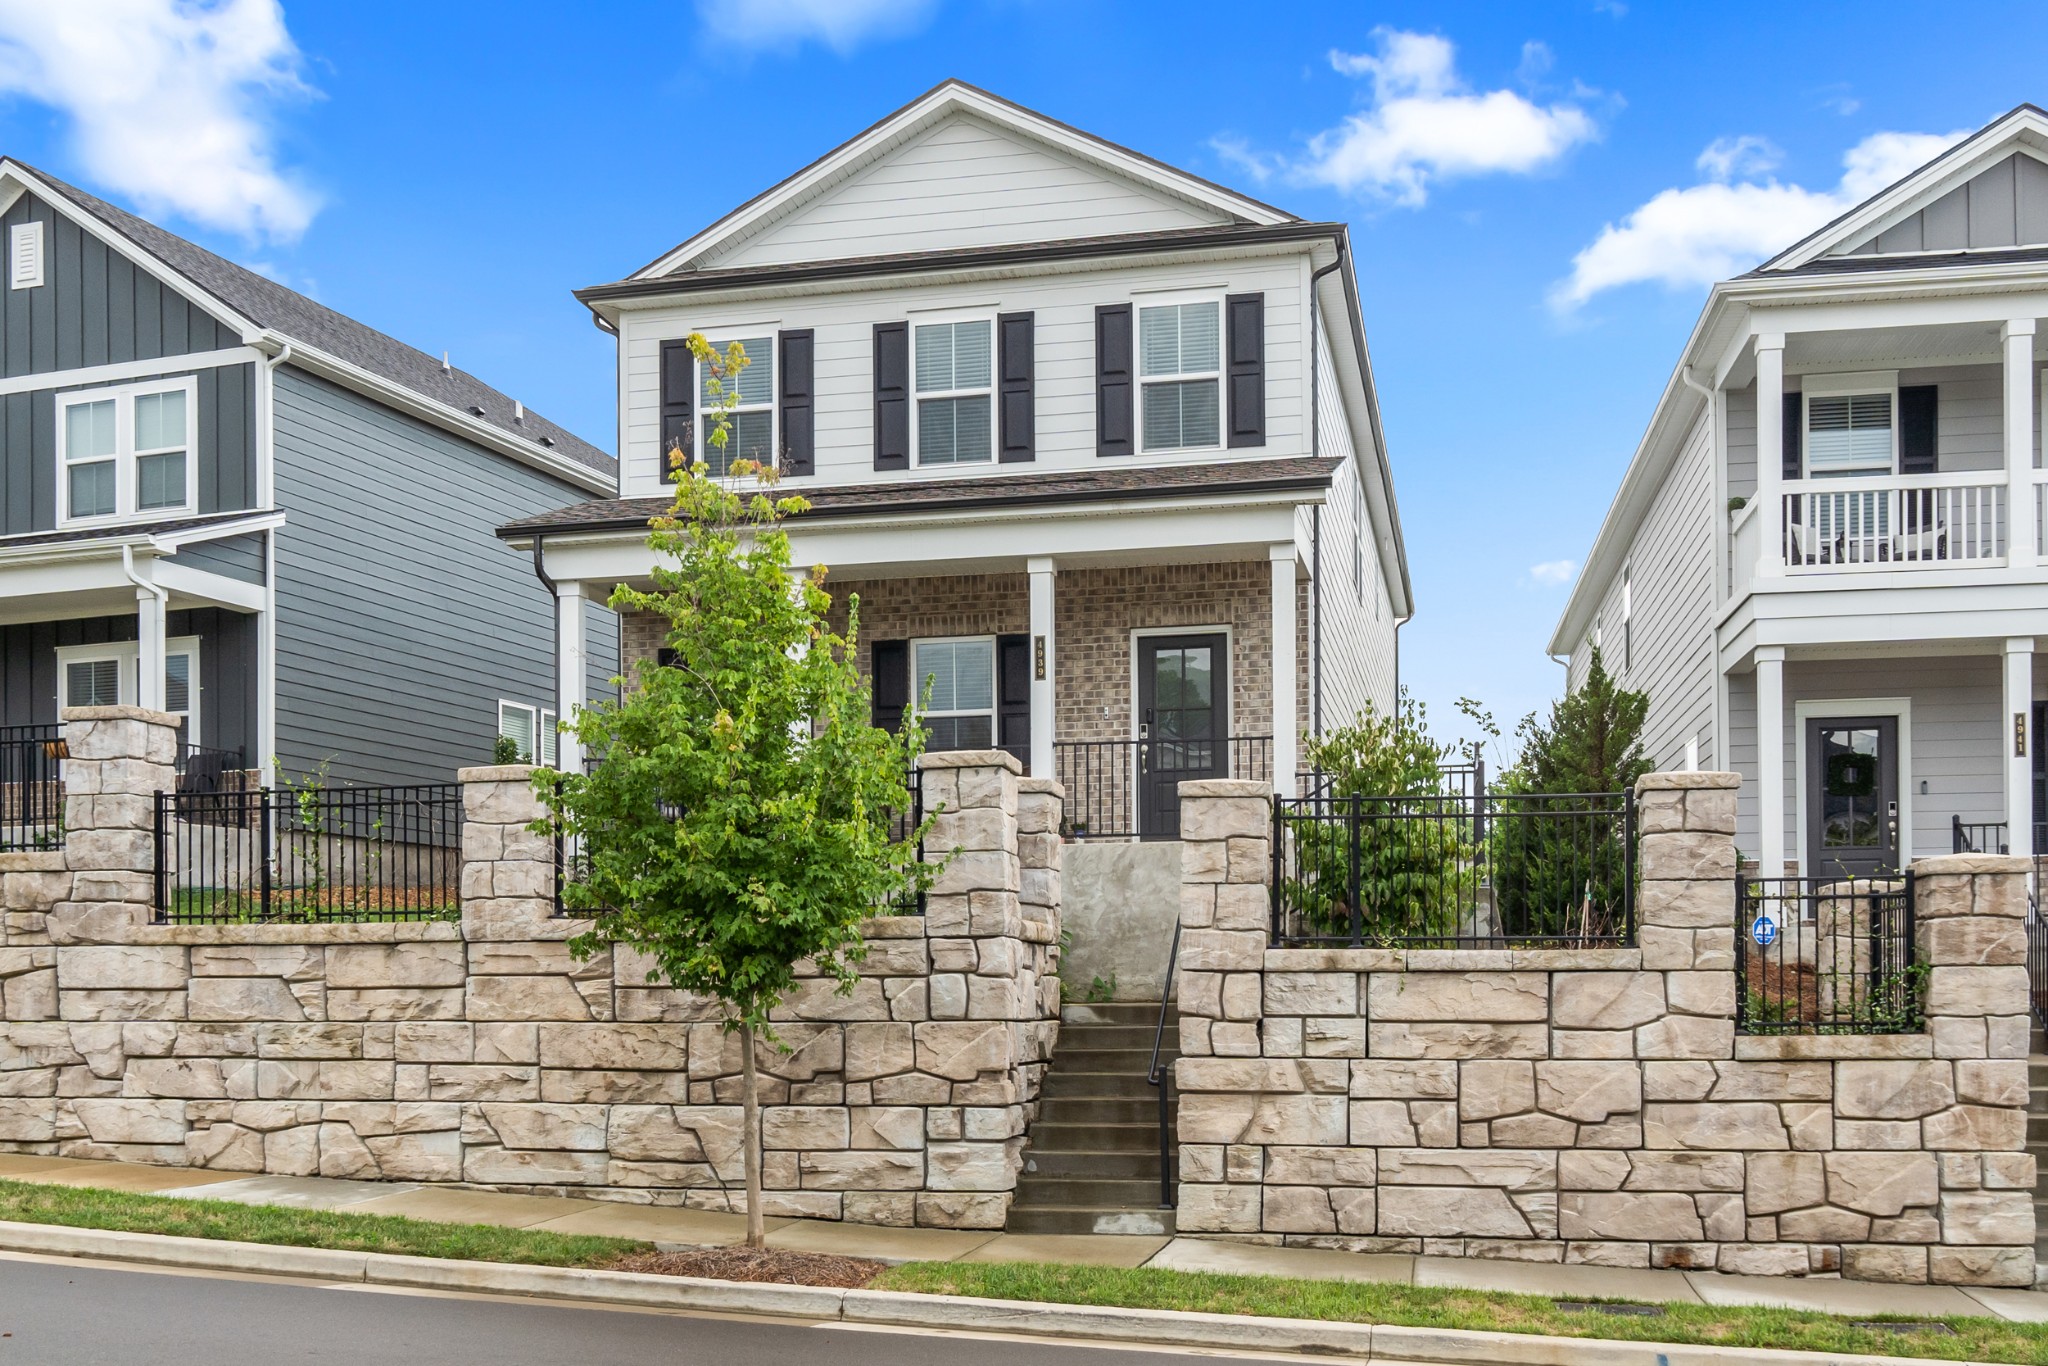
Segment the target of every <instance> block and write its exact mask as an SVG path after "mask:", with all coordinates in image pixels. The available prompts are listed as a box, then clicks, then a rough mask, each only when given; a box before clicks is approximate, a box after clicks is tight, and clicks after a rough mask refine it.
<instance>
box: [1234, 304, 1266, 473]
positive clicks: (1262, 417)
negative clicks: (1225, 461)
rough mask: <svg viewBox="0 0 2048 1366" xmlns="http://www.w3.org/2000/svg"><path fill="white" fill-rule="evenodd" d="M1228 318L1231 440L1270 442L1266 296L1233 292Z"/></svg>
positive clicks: (1238, 443)
mask: <svg viewBox="0 0 2048 1366" xmlns="http://www.w3.org/2000/svg"><path fill="white" fill-rule="evenodd" d="M1223 312H1224V316H1225V317H1226V318H1227V319H1228V328H1227V336H1228V368H1227V369H1226V370H1225V371H1224V378H1225V382H1226V383H1228V384H1229V386H1230V440H1229V445H1230V446H1231V447H1233V448H1235V447H1238V446H1263V445H1265V444H1266V296H1265V295H1263V294H1232V295H1231V296H1229V297H1228V298H1226V299H1225V300H1224V301H1223Z"/></svg>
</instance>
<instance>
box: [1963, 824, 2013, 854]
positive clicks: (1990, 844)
mask: <svg viewBox="0 0 2048 1366" xmlns="http://www.w3.org/2000/svg"><path fill="white" fill-rule="evenodd" d="M1948 828H1949V852H1950V853H1951V854H2002V853H2004V852H2005V851H2006V850H2007V849H2009V848H2011V845H2012V842H2011V841H2010V840H2009V839H2008V838H2007V836H2006V831H2007V830H2008V829H2009V828H2010V827H2008V826H2007V824H2006V823H2005V822H2004V821H1965V820H1964V819H1963V818H1962V817H1961V816H1950V817H1949V818H1948Z"/></svg>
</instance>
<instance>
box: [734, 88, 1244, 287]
mask: <svg viewBox="0 0 2048 1366" xmlns="http://www.w3.org/2000/svg"><path fill="white" fill-rule="evenodd" d="M1228 221H1229V219H1228V218H1227V217H1225V215H1224V214H1223V213H1222V212H1221V211H1219V210H1216V209H1212V208H1208V207H1206V206H1203V205H1197V204H1195V203H1192V202H1189V201H1184V200H1180V199H1177V198H1174V197H1172V196H1169V195H1166V194H1163V193H1161V192H1159V191H1156V190H1149V189H1145V188H1142V187H1140V186H1139V185H1137V184H1135V183H1133V182H1130V181H1126V180H1124V179H1122V178H1120V177H1117V176H1115V175H1113V174H1112V173H1110V172H1107V171H1104V170H1101V169H1099V168H1096V167H1093V166H1089V165H1087V164H1085V163H1083V162H1081V161H1079V160H1077V159H1075V158H1072V157H1069V156H1067V155H1065V154H1063V153H1061V152H1059V151H1057V150H1055V149H1054V148H1052V147H1050V146H1047V145H1045V144H1042V143H1039V142H1036V141H1030V140H1024V139H1020V138H1019V137H1018V136H1017V135H1016V134H1014V133H1007V132H1004V131H1001V130H999V129H997V128H996V127H995V126H994V125H992V124H989V123H986V122H984V121H983V120H981V119H977V118H974V117H973V116H971V115H966V114H957V115H954V116H953V117H951V118H948V119H946V120H944V121H942V122H941V123H939V124H938V125H937V126H935V127H934V128H932V129H931V130H929V131H927V132H925V133H923V134H921V135H919V136H917V137H915V138H913V139H911V140H910V141H909V142H908V143H906V144H905V145H904V146H902V147H899V148H897V149H895V150H894V151H891V152H888V153H886V154H884V155H883V156H881V157H880V158H879V159H877V160H876V161H875V162H873V163H872V164H871V165H868V166H866V167H863V168H861V169H860V170H858V171H856V172H854V173H853V175H852V176H851V177H850V178H849V179H847V180H846V181H845V182H843V183H842V184H840V185H839V186H838V187H836V188H834V189H832V190H830V191H828V192H827V193H825V194H823V195H821V196H819V197H818V198H816V199H814V200H810V201H808V202H806V203H804V204H803V205H802V206H801V207H799V208H797V209H795V210H794V211H793V212H791V213H790V214H788V216H786V217H784V218H782V219H780V220H778V221H775V222H772V223H770V224H768V225H766V226H765V227H762V228H761V229H759V230H757V231H756V232H754V233H753V234H752V235H750V236H748V237H747V238H745V239H744V240H742V241H740V242H737V243H734V244H733V245H731V246H729V247H726V248H725V249H723V250H721V251H719V252H717V253H714V254H712V255H710V256H708V257H707V258H705V260H704V261H702V262H701V263H700V267H702V268H710V267H717V268H730V267H737V266H760V265H781V264H785V263H788V262H792V261H820V260H837V259H843V258H848V257H863V256H892V255H898V254H901V253H905V252H917V251H944V250H948V249H951V248H959V247H980V246H989V245H994V244H1002V243H1014V242H1049V241H1061V240H1066V239H1071V238H1077V237H1106V236H1111V235H1114V234H1118V233H1135V232H1160V231H1172V230H1174V229H1183V228H1196V227H1213V226H1217V225H1220V224H1224V223H1227V222H1228Z"/></svg>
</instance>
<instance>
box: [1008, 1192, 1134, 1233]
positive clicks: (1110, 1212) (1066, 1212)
mask: <svg viewBox="0 0 2048 1366" xmlns="http://www.w3.org/2000/svg"><path fill="white" fill-rule="evenodd" d="M1154 1198H1155V1199H1156V1198H1157V1197H1156V1196H1155V1197H1154ZM1007 1227H1008V1230H1009V1231H1010V1232H1011V1233H1153V1234H1167V1235H1171V1234H1172V1233H1173V1211H1172V1210H1170V1209H1157V1208H1152V1207H1149V1206H1141V1207H1138V1208H1135V1209H1089V1208H1085V1207H1080V1206H1061V1205H1012V1206H1010V1221H1009V1224H1008V1226H1007Z"/></svg>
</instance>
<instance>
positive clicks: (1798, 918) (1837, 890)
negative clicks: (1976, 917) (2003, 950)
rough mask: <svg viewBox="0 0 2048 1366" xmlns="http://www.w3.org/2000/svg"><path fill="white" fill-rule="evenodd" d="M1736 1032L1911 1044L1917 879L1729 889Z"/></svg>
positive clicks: (1919, 982) (1920, 975)
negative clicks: (1899, 1038)
mask: <svg viewBox="0 0 2048 1366" xmlns="http://www.w3.org/2000/svg"><path fill="white" fill-rule="evenodd" d="M1735 925H1736V943H1735V947H1736V953H1735V991H1736V1007H1735V1027H1736V1028H1737V1029H1738V1030H1740V1031H1741V1032H1742V1033H1745V1034H1917V1033H1919V1032H1920V1031H1921V1029H1922V1028H1923V1027H1924V1020H1923V1016H1922V1011H1921V996H1922V988H1923V983H1924V978H1925V976H1926V973H1925V970H1924V968H1923V967H1922V966H1921V965H1920V964H1919V962H1918V960H1917V959H1916V958H1915V956H1914V951H1913V874H1912V871H1911V870H1910V869H1909V870H1907V871H1906V872H1905V873H1903V874H1901V875H1899V876H1897V877H1884V878H1849V879H1841V878H1814V877H1801V878H1793V877H1785V878H1757V877H1748V876H1744V877H1738V878H1737V879H1735Z"/></svg>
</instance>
